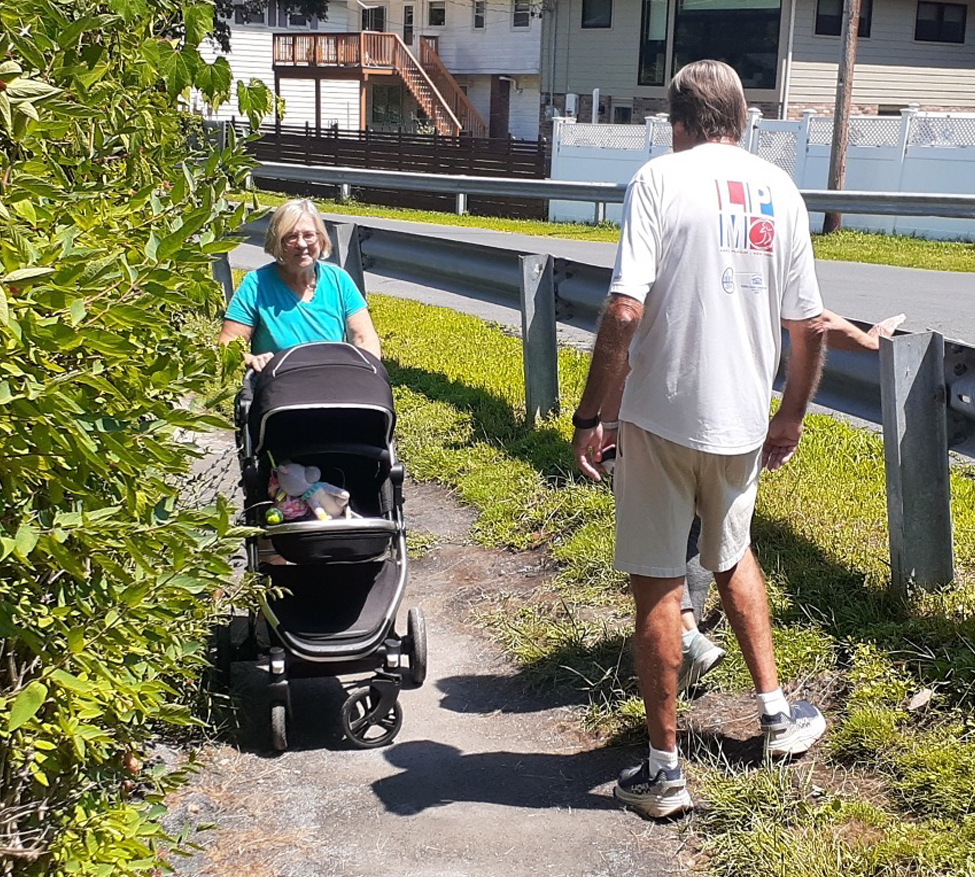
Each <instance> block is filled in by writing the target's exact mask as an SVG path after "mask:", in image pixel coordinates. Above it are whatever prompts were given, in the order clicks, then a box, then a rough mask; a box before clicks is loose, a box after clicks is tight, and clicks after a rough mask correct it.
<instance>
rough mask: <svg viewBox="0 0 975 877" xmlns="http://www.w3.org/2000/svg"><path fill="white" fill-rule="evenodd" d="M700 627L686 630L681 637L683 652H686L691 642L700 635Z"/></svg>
mask: <svg viewBox="0 0 975 877" xmlns="http://www.w3.org/2000/svg"><path fill="white" fill-rule="evenodd" d="M698 632H699V631H698V629H697V628H696V627H695V628H692V629H691V630H685V631H684V633H683V634H682V635H681V638H680V648H681V651H682V652H686V651H688V650H689V649H690V647H691V643H692V642H694V638H695V637H696V636H697V635H698Z"/></svg>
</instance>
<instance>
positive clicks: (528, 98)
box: [456, 73, 540, 140]
mask: <svg viewBox="0 0 975 877" xmlns="http://www.w3.org/2000/svg"><path fill="white" fill-rule="evenodd" d="M456 78H457V83H458V84H459V85H462V86H464V87H466V88H467V97H468V99H469V100H470V102H471V103H472V104H474V109H475V110H477V111H478V113H480V114H481V117H482V118H483V119H485V120H487V119H489V118H490V115H491V76H490V75H487V74H485V75H481V76H472V75H469V74H462V73H460V74H458V75H457V77H456ZM512 79H514V80H515V82H513V83H511V91H510V92H509V97H508V101H509V104H508V133H510V134H511V136H512V137H516V138H518V139H520V140H537V139H538V101H539V98H540V94H539V85H540V79H539V77H538V76H537V75H535V76H525V75H520V74H514V75H513V76H512ZM515 83H517V88H516V87H515ZM518 89H521V91H520V92H519V90H518Z"/></svg>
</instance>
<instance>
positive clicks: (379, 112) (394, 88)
mask: <svg viewBox="0 0 975 877" xmlns="http://www.w3.org/2000/svg"><path fill="white" fill-rule="evenodd" d="M372 123H373V124H374V125H402V124H403V89H402V88H401V87H400V86H399V85H374V86H373V87H372Z"/></svg>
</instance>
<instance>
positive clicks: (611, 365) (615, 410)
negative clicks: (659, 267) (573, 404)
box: [572, 295, 643, 481]
mask: <svg viewBox="0 0 975 877" xmlns="http://www.w3.org/2000/svg"><path fill="white" fill-rule="evenodd" d="M642 317H643V304H642V303H641V302H639V301H637V300H636V299H635V298H630V297H629V296H626V295H612V296H610V298H609V302H608V303H607V305H606V309H605V310H604V311H603V315H602V319H601V320H600V321H599V331H598V333H597V334H596V343H595V345H594V346H593V351H592V361H591V362H590V364H589V376H588V377H587V378H586V387H585V389H584V390H583V391H582V399H581V400H580V401H579V407H578V408H577V409H576V413H577V414H578V415H579V417H580V418H582V419H583V420H588V419H591V418H593V417H600V416H601V417H602V418H603V419H604V420H607V421H611V420H616V419H617V417H618V416H619V406H620V399H621V398H622V390H623V382H624V381H625V380H626V375H627V373H628V372H629V370H630V365H629V348H630V341H631V340H632V338H633V333H634V332H635V331H636V327H637V325H638V324H639V323H640V319H641V318H642ZM602 445H603V429H602V425H601V424H597V425H596V426H595V427H593V428H592V429H576V431H575V435H574V436H573V437H572V450H573V452H574V454H575V458H576V463H577V464H578V466H579V468H580V469H581V470H582V472H583V474H585V475H586V476H587V477H588V478H591V479H592V480H593V481H599V480H601V476H600V472H599V470H598V469H597V468H596V466H595V464H596V463H598V462H599V460H600V457H601V451H602Z"/></svg>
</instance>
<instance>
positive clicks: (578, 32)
mask: <svg viewBox="0 0 975 877" xmlns="http://www.w3.org/2000/svg"><path fill="white" fill-rule="evenodd" d="M862 3H863V8H862V12H861V19H860V39H859V50H858V53H857V63H856V75H855V78H854V86H853V105H854V107H853V111H854V113H862V114H881V115H885V114H892V115H896V114H897V113H898V112H899V110H900V108H901V107H905V106H908V105H909V104H918V105H919V106H920V108H921V109H922V110H936V111H968V112H970V111H972V110H975V0H952V2H941V0H862ZM842 9H843V0H555V3H554V5H552V6H551V9H550V11H549V12H548V13H547V14H546V18H545V32H544V34H543V38H542V62H543V63H542V103H543V107H546V108H547V114H548V115H549V116H551V115H552V114H553V113H555V112H559V113H561V112H562V111H564V109H565V101H566V95H567V94H576V95H578V96H579V100H578V107H579V116H580V118H584V119H586V120H588V119H589V118H590V113H591V106H592V101H591V95H592V91H593V89H595V88H598V89H599V90H600V104H601V107H600V111H599V118H600V120H601V121H605V122H618V123H625V122H630V121H633V122H642V120H643V118H644V117H645V116H646V115H649V114H652V113H656V112H659V111H661V110H665V109H666V101H665V98H666V86H667V83H668V81H669V80H670V77H671V76H673V74H674V72H676V71H677V70H678V69H679V68H680V67H681V66H683V65H684V64H686V63H688V62H689V61H693V60H697V59H700V58H719V59H722V60H725V61H727V62H728V63H730V64H731V65H732V66H733V67H735V69H736V70H737V71H738V73H739V75H740V76H741V78H742V81H743V83H744V85H745V89H746V96H747V98H748V101H749V103H750V104H751V105H754V106H757V107H759V108H760V109H762V111H763V112H764V113H765V114H766V116H771V117H775V116H781V117H783V118H798V117H799V116H800V115H801V113H802V111H803V110H804V109H815V110H818V111H827V112H830V111H832V108H833V103H834V101H835V95H836V78H837V65H838V61H839V56H840V24H841V17H842Z"/></svg>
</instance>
